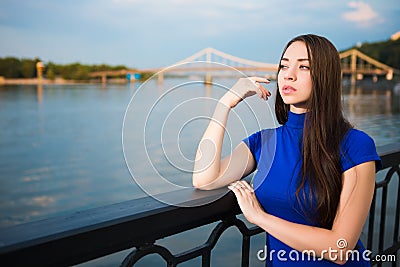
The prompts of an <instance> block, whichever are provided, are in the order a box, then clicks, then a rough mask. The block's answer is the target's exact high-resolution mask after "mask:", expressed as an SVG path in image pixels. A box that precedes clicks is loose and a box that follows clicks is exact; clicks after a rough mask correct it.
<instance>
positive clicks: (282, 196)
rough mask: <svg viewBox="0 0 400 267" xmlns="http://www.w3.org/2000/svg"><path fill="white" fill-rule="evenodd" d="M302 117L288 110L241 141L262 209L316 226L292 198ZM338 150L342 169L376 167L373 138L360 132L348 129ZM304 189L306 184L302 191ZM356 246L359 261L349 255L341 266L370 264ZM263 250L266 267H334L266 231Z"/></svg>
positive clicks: (299, 157)
mask: <svg viewBox="0 0 400 267" xmlns="http://www.w3.org/2000/svg"><path fill="white" fill-rule="evenodd" d="M304 118H305V114H295V113H292V112H289V117H288V121H287V122H286V123H285V124H284V125H282V126H280V127H278V128H276V129H265V130H261V131H259V132H256V133H254V134H252V135H250V136H249V137H247V138H246V139H244V140H243V141H244V142H245V143H246V145H247V146H248V147H249V149H250V151H251V153H252V154H253V156H254V159H255V161H256V163H257V173H256V174H255V175H254V178H253V181H252V183H253V187H254V189H255V194H256V196H257V199H258V200H259V202H260V204H261V205H262V207H263V208H264V210H265V211H266V212H267V213H269V214H272V215H275V216H277V217H280V218H282V219H285V220H287V221H291V222H295V223H300V224H305V225H313V226H318V225H316V224H315V223H313V222H312V221H311V220H310V214H313V213H312V212H313V211H312V210H307V211H305V210H304V207H306V206H304V205H299V203H298V200H297V198H296V188H297V184H298V179H300V178H299V177H300V176H299V172H300V169H301V162H302V159H301V138H302V133H303V125H304ZM341 150H342V151H344V153H341V164H342V171H343V172H344V171H346V170H348V169H350V168H352V167H354V166H356V165H358V164H361V163H364V162H368V161H375V162H376V165H377V169H379V168H380V164H381V163H380V158H379V156H378V154H377V152H376V148H375V144H374V141H373V140H372V138H370V137H369V136H368V135H367V134H365V133H364V132H362V131H359V130H356V129H351V130H350V131H349V133H348V134H347V135H346V136H345V137H344V139H343V140H342V142H341ZM307 188H308V187H307V184H306V186H305V190H306V191H307ZM303 204H304V203H303ZM314 212H315V211H314ZM314 214H315V213H314ZM332 249H335V248H332ZM336 249H337V248H336ZM356 249H357V250H359V253H360V254H359V260H357V257H353V259H354V260H352V259H351V257H350V260H348V261H347V262H346V264H345V265H344V266H370V263H369V261H368V260H364V259H363V258H365V257H363V254H362V252H363V251H365V248H364V246H363V245H362V243H361V241H360V240H359V241H358V244H357V246H356ZM279 251H280V254H279V253H278V252H279ZM266 252H267V253H265V255H264V256H265V260H266V264H267V266H268V267H270V266H272V267H276V266H337V265H336V264H334V263H332V262H330V261H327V260H324V259H320V258H318V257H315V258H314V257H308V256H307V255H309V254H306V255H302V254H301V252H298V251H295V250H294V249H292V248H291V247H289V246H287V245H286V244H284V243H282V242H281V241H279V240H278V239H276V238H275V237H273V236H272V235H269V234H268V233H267V238H266Z"/></svg>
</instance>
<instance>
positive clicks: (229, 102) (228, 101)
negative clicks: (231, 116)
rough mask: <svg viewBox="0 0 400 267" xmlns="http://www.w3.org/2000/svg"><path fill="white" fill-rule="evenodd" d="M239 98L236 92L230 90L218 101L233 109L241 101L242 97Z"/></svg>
mask: <svg viewBox="0 0 400 267" xmlns="http://www.w3.org/2000/svg"><path fill="white" fill-rule="evenodd" d="M237 98H238V97H237V96H236V95H235V94H233V93H232V92H230V91H228V92H226V93H225V94H224V95H223V96H222V97H221V98H220V99H219V101H218V102H219V103H220V104H222V105H224V106H226V107H228V108H230V109H231V108H234V107H235V106H236V105H237V104H238V103H239V102H240V99H239V100H238V99H237Z"/></svg>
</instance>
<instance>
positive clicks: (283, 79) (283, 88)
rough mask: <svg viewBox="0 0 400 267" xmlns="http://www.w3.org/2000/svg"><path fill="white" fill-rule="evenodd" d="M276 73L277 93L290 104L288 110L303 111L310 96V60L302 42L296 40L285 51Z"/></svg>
mask: <svg viewBox="0 0 400 267" xmlns="http://www.w3.org/2000/svg"><path fill="white" fill-rule="evenodd" d="M280 65H281V68H280V71H279V73H278V86H279V93H280V94H281V96H282V99H283V102H284V103H285V104H289V105H290V111H292V112H294V113H304V112H306V111H307V109H306V103H307V100H308V99H309V98H310V96H311V90H312V81H311V74H310V61H309V58H308V53H307V47H306V45H305V43H304V42H301V41H296V42H294V43H292V44H291V45H290V46H289V47H288V48H287V49H286V51H285V54H284V55H283V57H282V60H281V62H280Z"/></svg>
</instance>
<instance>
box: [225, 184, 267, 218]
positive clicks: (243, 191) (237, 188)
mask: <svg viewBox="0 0 400 267" xmlns="http://www.w3.org/2000/svg"><path fill="white" fill-rule="evenodd" d="M228 188H229V189H230V190H232V191H233V193H235V196H236V199H237V202H238V204H239V207H240V209H241V210H242V212H243V215H244V217H246V219H247V220H248V221H249V222H250V223H253V224H256V225H258V221H259V218H260V217H261V216H260V215H262V214H263V213H265V211H264V209H263V208H262V207H261V205H260V202H258V200H257V198H256V194H255V193H254V189H253V188H252V187H251V186H250V185H249V184H248V183H247V182H246V181H244V180H240V181H237V182H234V183H232V184H230V185H229V186H228Z"/></svg>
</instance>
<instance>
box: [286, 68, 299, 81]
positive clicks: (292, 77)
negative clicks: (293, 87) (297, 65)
mask: <svg viewBox="0 0 400 267" xmlns="http://www.w3.org/2000/svg"><path fill="white" fill-rule="evenodd" d="M284 78H285V80H289V81H294V80H296V73H295V71H294V70H293V68H289V69H288V70H286V71H285V76H284Z"/></svg>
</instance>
